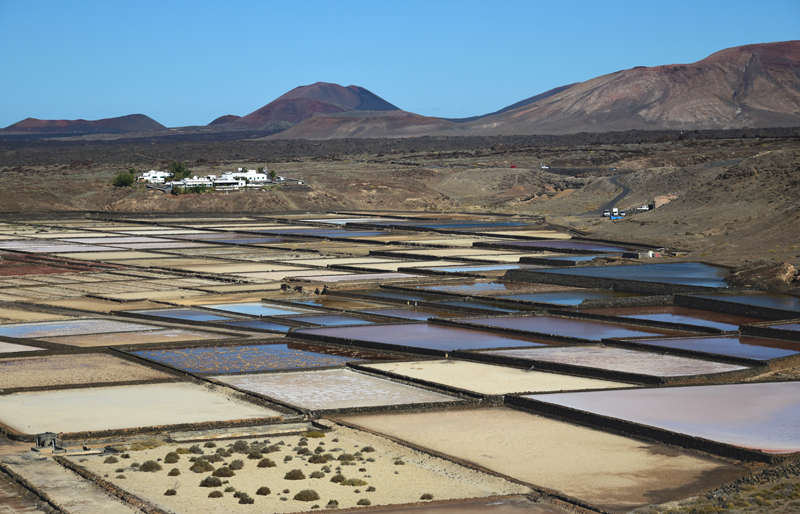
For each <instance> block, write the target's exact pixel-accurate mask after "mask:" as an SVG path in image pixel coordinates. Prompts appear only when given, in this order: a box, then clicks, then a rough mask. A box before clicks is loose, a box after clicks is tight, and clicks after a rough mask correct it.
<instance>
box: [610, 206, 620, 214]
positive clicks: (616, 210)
mask: <svg viewBox="0 0 800 514" xmlns="http://www.w3.org/2000/svg"><path fill="white" fill-rule="evenodd" d="M611 215H612V216H619V209H617V208H616V207H614V208H613V209H611Z"/></svg>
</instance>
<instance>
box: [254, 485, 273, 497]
mask: <svg viewBox="0 0 800 514" xmlns="http://www.w3.org/2000/svg"><path fill="white" fill-rule="evenodd" d="M271 492H272V491H270V490H269V487H267V486H263V487H259V488H258V491H256V494H257V495H259V496H266V495H268V494H269V493H271Z"/></svg>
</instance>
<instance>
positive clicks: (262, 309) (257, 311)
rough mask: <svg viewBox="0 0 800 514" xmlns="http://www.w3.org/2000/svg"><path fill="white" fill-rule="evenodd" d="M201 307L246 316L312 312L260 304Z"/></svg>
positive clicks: (223, 304)
mask: <svg viewBox="0 0 800 514" xmlns="http://www.w3.org/2000/svg"><path fill="white" fill-rule="evenodd" d="M203 307H205V308H207V309H215V310H220V311H226V312H235V313H237V314H246V315H248V316H283V315H286V314H303V313H306V312H312V311H307V310H303V309H292V308H291V307H284V306H283V305H273V304H269V303H262V302H252V303H217V304H210V305H204V306H203Z"/></svg>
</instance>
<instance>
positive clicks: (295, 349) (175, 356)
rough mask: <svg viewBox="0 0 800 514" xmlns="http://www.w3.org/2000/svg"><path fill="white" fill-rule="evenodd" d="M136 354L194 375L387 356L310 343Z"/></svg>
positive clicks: (338, 363)
mask: <svg viewBox="0 0 800 514" xmlns="http://www.w3.org/2000/svg"><path fill="white" fill-rule="evenodd" d="M131 353H133V354H134V355H138V356H140V357H144V358H146V359H150V360H154V361H156V362H161V363H164V364H169V365H170V366H174V367H176V368H178V369H182V370H185V371H189V372H192V373H243V372H253V371H267V370H279V369H300V368H321V367H327V366H343V365H344V364H345V363H346V362H353V361H360V360H365V359H366V360H383V359H386V358H391V357H387V356H385V355H382V354H376V353H372V352H367V351H363V350H358V349H348V348H334V347H327V346H322V345H313V344H307V343H287V344H262V345H242V346H212V347H202V348H183V349H172V350H142V351H137V352H131Z"/></svg>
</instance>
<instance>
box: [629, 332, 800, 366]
mask: <svg viewBox="0 0 800 514" xmlns="http://www.w3.org/2000/svg"><path fill="white" fill-rule="evenodd" d="M633 341H634V342H636V343H641V344H646V345H652V346H663V347H665V348H679V349H682V350H693V351H696V352H705V353H713V354H717V355H727V356H729V357H741V358H745V359H755V360H770V359H777V358H778V357H786V356H789V355H795V354H797V353H800V343H797V342H792V341H783V340H781V339H767V338H765V337H752V336H743V335H739V336H735V335H734V336H728V337H680V338H673V339H651V340H646V339H634V340H633Z"/></svg>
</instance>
